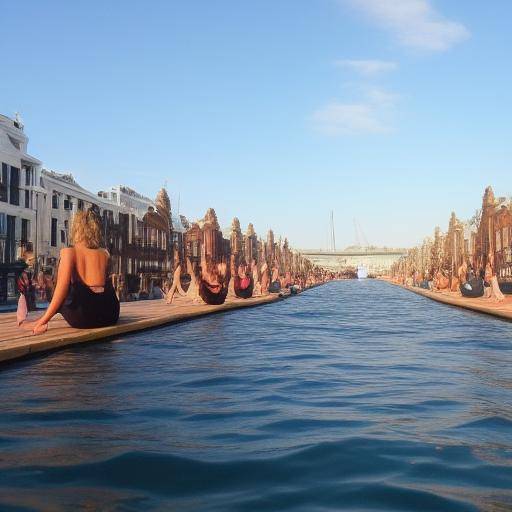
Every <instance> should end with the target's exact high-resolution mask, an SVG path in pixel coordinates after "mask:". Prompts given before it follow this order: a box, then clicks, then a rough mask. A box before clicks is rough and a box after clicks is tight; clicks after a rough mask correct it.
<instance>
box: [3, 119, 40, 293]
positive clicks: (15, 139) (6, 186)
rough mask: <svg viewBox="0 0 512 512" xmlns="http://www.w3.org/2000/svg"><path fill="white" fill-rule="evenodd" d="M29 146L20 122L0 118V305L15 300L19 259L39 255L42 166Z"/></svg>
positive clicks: (27, 258) (21, 266) (28, 258)
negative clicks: (38, 237) (30, 152)
mask: <svg viewBox="0 0 512 512" xmlns="http://www.w3.org/2000/svg"><path fill="white" fill-rule="evenodd" d="M27 145H28V137H27V136H26V135H25V132H24V127H23V123H22V122H21V120H20V118H19V117H18V116H16V117H15V118H14V119H11V118H9V117H7V116H4V115H0V165H1V171H0V302H5V301H6V300H7V299H12V298H15V296H16V286H15V282H16V277H17V275H18V274H19V272H20V271H21V269H22V268H23V266H24V265H23V264H20V259H25V260H29V261H31V260H32V259H33V258H34V257H36V255H37V242H38V239H37V236H38V229H37V224H38V222H39V220H40V216H39V200H40V197H41V195H42V193H43V190H42V188H41V187H40V173H41V162H40V161H39V160H38V159H37V158H34V157H32V156H30V155H29V154H28V153H27Z"/></svg>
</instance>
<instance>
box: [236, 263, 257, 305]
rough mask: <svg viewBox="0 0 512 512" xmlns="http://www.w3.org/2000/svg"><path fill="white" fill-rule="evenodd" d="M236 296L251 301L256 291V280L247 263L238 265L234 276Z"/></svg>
mask: <svg viewBox="0 0 512 512" xmlns="http://www.w3.org/2000/svg"><path fill="white" fill-rule="evenodd" d="M234 288H235V295H236V296H237V297H239V298H241V299H250V298H251V297H252V294H253V291H254V279H253V277H252V274H251V273H249V269H248V268H247V264H246V263H245V262H242V263H240V265H238V269H237V272H236V273H235V276H234Z"/></svg>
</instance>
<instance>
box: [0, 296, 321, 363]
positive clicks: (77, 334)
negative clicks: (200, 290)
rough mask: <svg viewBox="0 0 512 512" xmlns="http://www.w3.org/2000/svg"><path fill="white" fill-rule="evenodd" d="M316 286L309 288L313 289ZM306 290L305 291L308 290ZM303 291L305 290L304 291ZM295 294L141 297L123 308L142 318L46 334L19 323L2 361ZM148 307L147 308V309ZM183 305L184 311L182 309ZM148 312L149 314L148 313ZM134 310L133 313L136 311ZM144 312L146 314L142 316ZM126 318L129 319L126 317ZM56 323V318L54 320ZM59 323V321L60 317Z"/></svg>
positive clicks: (1, 347) (4, 340)
mask: <svg viewBox="0 0 512 512" xmlns="http://www.w3.org/2000/svg"><path fill="white" fill-rule="evenodd" d="M312 288H313V287H311V288H308V290H311V289H312ZM308 290H305V291H304V292H307V291H308ZM304 292H302V293H304ZM289 297H292V295H291V294H286V295H281V294H279V295H278V294H270V295H266V296H263V297H253V298H250V299H235V300H232V301H230V302H226V303H224V304H222V305H220V306H209V305H206V304H193V305H190V304H185V305H182V306H174V307H173V306H169V305H167V304H164V303H163V302H161V301H158V302H159V304H156V305H155V304H152V303H153V302H154V301H143V302H142V301H141V302H139V303H127V304H126V303H125V304H123V309H122V313H121V314H122V315H123V311H128V312H131V310H136V311H137V312H138V313H139V318H137V317H135V318H134V319H133V320H130V319H129V318H128V319H126V318H125V319H123V316H121V319H120V322H119V323H118V324H116V325H114V326H111V327H103V328H98V329H83V330H81V329H72V328H70V327H68V326H66V324H65V323H64V321H63V320H61V321H60V324H62V327H61V328H58V327H57V328H56V329H53V330H52V329H51V328H50V329H49V330H48V332H47V333H46V334H45V335H41V336H32V335H29V334H24V333H22V334H21V335H20V334H19V333H20V330H19V329H18V330H17V331H16V330H15V329H17V328H15V327H10V328H9V329H7V335H3V336H2V335H0V365H2V366H3V365H5V364H8V363H11V362H14V361H19V360H20V359H26V358H31V357H35V356H41V355H43V354H48V353H50V352H55V351H57V350H62V349H64V348H67V347H70V346H74V345H78V344H82V343H88V342H99V341H107V340H110V339H112V338H115V337H117V336H121V335H124V334H131V333H135V332H141V331H145V330H148V329H152V328H157V327H163V326H165V325H174V324H178V323H182V322H186V321H188V320H193V319H196V318H201V317H205V316H209V315H213V314H217V313H225V312H229V311H234V310H238V309H242V308H248V307H257V306H264V305H267V304H273V303H275V302H280V301H282V300H284V299H287V298H289ZM144 309H146V311H144ZM180 309H181V311H180ZM154 310H156V312H157V313H158V312H160V311H164V312H165V313H164V314H151V313H152V311H154ZM144 313H146V315H147V316H144ZM132 314H133V313H132ZM141 315H142V317H140V316H141ZM0 316H1V317H8V318H7V319H6V321H4V322H2V324H6V323H7V321H9V325H11V324H12V325H15V314H8V313H4V314H2V315H0ZM123 320H125V321H123ZM52 323H53V322H52ZM56 323H57V324H58V323H59V321H58V320H57V322H56ZM9 332H14V333H16V334H17V336H12V335H11V336H10V337H9Z"/></svg>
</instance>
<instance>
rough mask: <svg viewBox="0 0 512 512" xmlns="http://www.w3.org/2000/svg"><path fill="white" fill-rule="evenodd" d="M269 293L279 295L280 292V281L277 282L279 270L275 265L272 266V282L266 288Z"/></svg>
mask: <svg viewBox="0 0 512 512" xmlns="http://www.w3.org/2000/svg"><path fill="white" fill-rule="evenodd" d="M268 291H269V292H270V293H279V292H280V291H281V281H280V280H279V268H278V267H277V265H276V264H274V265H273V266H272V280H271V282H270V286H269V288H268Z"/></svg>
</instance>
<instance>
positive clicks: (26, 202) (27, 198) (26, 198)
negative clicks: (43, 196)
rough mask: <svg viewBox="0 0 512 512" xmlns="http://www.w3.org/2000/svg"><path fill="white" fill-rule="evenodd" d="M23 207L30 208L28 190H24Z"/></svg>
mask: <svg viewBox="0 0 512 512" xmlns="http://www.w3.org/2000/svg"><path fill="white" fill-rule="evenodd" d="M25 208H30V192H29V191H28V190H25Z"/></svg>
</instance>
